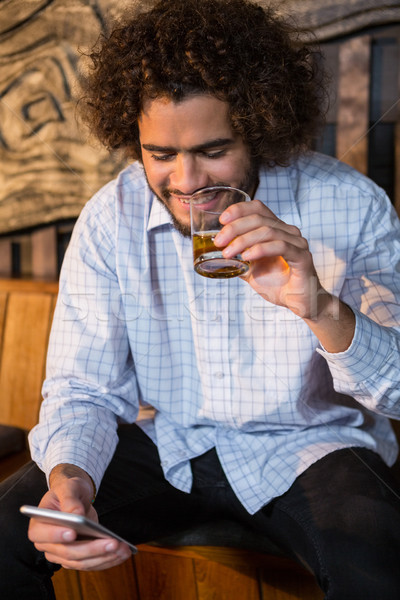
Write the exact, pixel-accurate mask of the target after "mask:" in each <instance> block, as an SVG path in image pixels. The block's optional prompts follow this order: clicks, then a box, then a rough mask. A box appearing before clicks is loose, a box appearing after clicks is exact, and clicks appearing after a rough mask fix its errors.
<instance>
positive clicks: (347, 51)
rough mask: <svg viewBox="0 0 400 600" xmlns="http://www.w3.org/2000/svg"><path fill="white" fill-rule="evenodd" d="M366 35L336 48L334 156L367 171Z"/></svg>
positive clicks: (368, 40) (367, 87)
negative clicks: (336, 113)
mask: <svg viewBox="0 0 400 600" xmlns="http://www.w3.org/2000/svg"><path fill="white" fill-rule="evenodd" d="M369 64H370V37H369V36H360V37H357V38H353V39H351V40H348V41H346V42H344V43H343V44H341V46H340V50H339V83H338V103H337V110H338V119H337V138H336V154H337V157H338V158H339V159H340V160H342V161H344V162H345V163H347V164H349V165H350V166H352V167H354V168H355V169H358V170H359V171H360V172H361V173H364V174H367V171H368V138H367V132H368V127H369V112H368V111H369Z"/></svg>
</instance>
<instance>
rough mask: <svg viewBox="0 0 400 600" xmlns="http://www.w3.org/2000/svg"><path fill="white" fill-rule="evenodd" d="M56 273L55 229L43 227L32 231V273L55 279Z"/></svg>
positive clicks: (53, 227) (35, 275)
mask: <svg viewBox="0 0 400 600" xmlns="http://www.w3.org/2000/svg"><path fill="white" fill-rule="evenodd" d="M57 274H58V265H57V230H56V227H55V226H52V227H43V228H41V229H38V230H37V231H34V232H33V233H32V275H33V277H43V278H51V279H56V278H57Z"/></svg>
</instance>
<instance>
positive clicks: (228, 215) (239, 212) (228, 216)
mask: <svg viewBox="0 0 400 600" xmlns="http://www.w3.org/2000/svg"><path fill="white" fill-rule="evenodd" d="M250 214H258V215H262V216H265V217H269V218H271V219H273V220H275V221H280V219H278V217H277V216H276V215H275V213H273V212H272V210H271V209H269V208H268V206H266V205H265V204H264V203H263V202H260V200H252V201H251V202H238V203H237V204H232V205H231V206H228V208H227V209H225V210H224V212H223V213H222V215H221V217H220V221H221V223H223V224H224V225H225V224H226V223H230V222H231V221H234V220H235V219H239V218H241V217H243V216H246V215H250Z"/></svg>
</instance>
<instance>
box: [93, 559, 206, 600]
mask: <svg viewBox="0 0 400 600" xmlns="http://www.w3.org/2000/svg"><path fill="white" fill-rule="evenodd" d="M135 565H136V573H137V579H138V587H139V597H140V599H141V600H199V596H198V595H197V587H196V580H195V574H194V565H193V560H192V559H191V558H185V557H182V556H180V557H176V556H172V555H168V554H158V553H150V552H149V553H148V552H139V553H138V554H137V556H136V557H135ZM85 600H86V599H85Z"/></svg>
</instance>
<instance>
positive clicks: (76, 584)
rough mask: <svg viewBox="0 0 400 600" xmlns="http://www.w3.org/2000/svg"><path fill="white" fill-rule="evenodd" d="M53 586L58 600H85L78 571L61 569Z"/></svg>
mask: <svg viewBox="0 0 400 600" xmlns="http://www.w3.org/2000/svg"><path fill="white" fill-rule="evenodd" d="M53 585H54V591H55V594H56V598H57V600H84V597H83V596H82V591H81V583H80V580H79V573H78V572H77V571H70V570H67V569H60V570H59V571H57V573H55V575H54V577H53ZM92 598H93V599H94V598H96V599H97V596H92Z"/></svg>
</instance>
